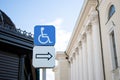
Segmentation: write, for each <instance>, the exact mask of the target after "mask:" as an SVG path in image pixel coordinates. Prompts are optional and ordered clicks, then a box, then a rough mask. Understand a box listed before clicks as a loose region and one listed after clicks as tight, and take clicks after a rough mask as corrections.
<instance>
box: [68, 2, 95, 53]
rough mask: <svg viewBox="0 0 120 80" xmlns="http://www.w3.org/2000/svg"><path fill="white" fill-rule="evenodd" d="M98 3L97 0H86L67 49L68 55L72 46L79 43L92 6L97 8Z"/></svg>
mask: <svg viewBox="0 0 120 80" xmlns="http://www.w3.org/2000/svg"><path fill="white" fill-rule="evenodd" d="M96 5H97V1H96V0H85V2H84V4H83V7H82V10H81V12H80V14H79V17H78V19H77V22H76V24H75V27H74V30H73V33H72V36H71V38H70V41H69V44H68V46H67V49H66V52H67V54H68V55H69V53H70V52H71V50H72V48H73V47H75V45H76V43H79V40H78V38H79V35H80V34H81V30H82V27H83V25H84V22H85V19H86V18H87V17H88V16H87V15H89V11H90V10H91V8H94V9H95V7H96Z"/></svg>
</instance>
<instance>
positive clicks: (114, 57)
mask: <svg viewBox="0 0 120 80" xmlns="http://www.w3.org/2000/svg"><path fill="white" fill-rule="evenodd" d="M110 40H111V56H112V64H113V69H117V68H118V61H117V53H116V44H115V36H114V31H112V32H111V34H110Z"/></svg>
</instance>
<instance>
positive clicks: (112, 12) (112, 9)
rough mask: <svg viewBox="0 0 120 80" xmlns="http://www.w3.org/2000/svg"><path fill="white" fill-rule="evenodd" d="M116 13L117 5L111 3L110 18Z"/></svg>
mask: <svg viewBox="0 0 120 80" xmlns="http://www.w3.org/2000/svg"><path fill="white" fill-rule="evenodd" d="M114 13H115V7H114V5H111V6H110V8H109V13H108V19H110V18H111V16H112V15H113V14H114Z"/></svg>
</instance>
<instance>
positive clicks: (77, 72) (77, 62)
mask: <svg viewBox="0 0 120 80" xmlns="http://www.w3.org/2000/svg"><path fill="white" fill-rule="evenodd" d="M75 54H76V55H75V57H76V80H79V77H78V76H79V70H78V69H79V61H78V59H79V57H78V48H76V50H75Z"/></svg>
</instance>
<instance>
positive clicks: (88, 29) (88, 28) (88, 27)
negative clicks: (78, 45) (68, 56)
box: [86, 23, 92, 34]
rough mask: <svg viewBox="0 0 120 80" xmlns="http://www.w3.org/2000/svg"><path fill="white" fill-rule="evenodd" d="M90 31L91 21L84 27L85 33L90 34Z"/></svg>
mask: <svg viewBox="0 0 120 80" xmlns="http://www.w3.org/2000/svg"><path fill="white" fill-rule="evenodd" d="M91 32H92V25H91V23H89V24H88V26H87V27H86V34H90V33H91Z"/></svg>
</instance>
